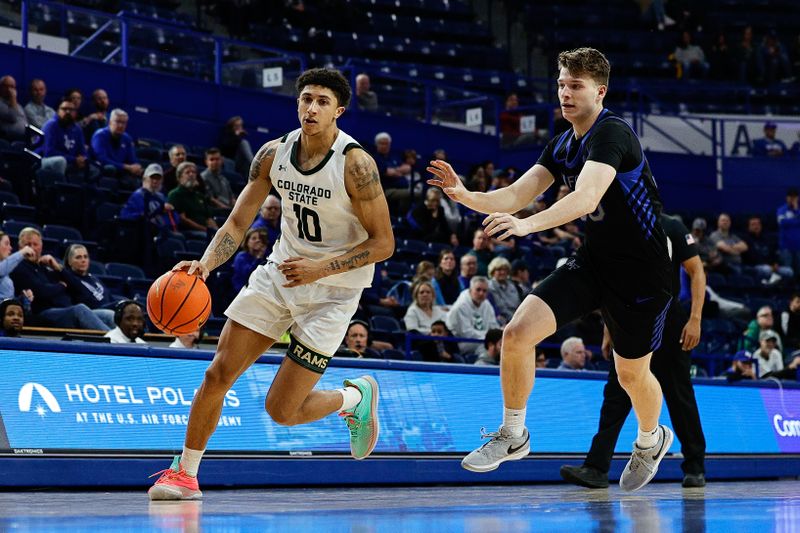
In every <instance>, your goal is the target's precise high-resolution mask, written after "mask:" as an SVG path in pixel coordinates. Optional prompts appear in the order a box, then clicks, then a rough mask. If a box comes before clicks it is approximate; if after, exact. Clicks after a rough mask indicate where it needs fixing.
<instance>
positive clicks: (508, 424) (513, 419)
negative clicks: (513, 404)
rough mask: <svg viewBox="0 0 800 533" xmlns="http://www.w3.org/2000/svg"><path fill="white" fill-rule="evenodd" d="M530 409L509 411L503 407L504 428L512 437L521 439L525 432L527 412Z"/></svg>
mask: <svg viewBox="0 0 800 533" xmlns="http://www.w3.org/2000/svg"><path fill="white" fill-rule="evenodd" d="M527 410H528V409H527V408H525V409H509V408H507V407H503V427H504V428H505V429H506V431H508V432H509V433H511V436H512V437H521V436H522V434H523V433H524V432H525V412H526V411H527Z"/></svg>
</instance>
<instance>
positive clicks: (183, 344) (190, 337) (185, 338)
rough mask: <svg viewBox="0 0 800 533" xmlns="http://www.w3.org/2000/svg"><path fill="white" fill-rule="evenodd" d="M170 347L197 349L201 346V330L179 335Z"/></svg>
mask: <svg viewBox="0 0 800 533" xmlns="http://www.w3.org/2000/svg"><path fill="white" fill-rule="evenodd" d="M168 348H179V349H186V350H197V349H199V348H200V330H199V329H197V330H195V331H193V332H191V333H187V334H186V335H178V336H177V337H175V340H174V341H172V344H170V345H169V346H168Z"/></svg>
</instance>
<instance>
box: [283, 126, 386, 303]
mask: <svg viewBox="0 0 800 533" xmlns="http://www.w3.org/2000/svg"><path fill="white" fill-rule="evenodd" d="M300 131H301V130H300V129H296V130H294V131H293V132H291V133H288V134H286V135H285V136H284V137H283V138H282V139H281V143H280V145H278V149H277V151H276V153H275V159H274V160H273V162H272V169H271V170H270V173H269V175H270V179H271V180H272V185H273V186H274V187H275V189H276V190H277V191H278V192H279V193H280V195H281V213H282V215H281V237H280V239H279V240H278V242H277V243H275V245H274V246H273V248H272V254H271V255H270V256H269V259H270V260H271V261H273V262H275V263H280V262H282V261H283V260H284V259H286V258H288V257H292V256H296V257H304V258H307V259H311V260H312V261H327V260H329V259H332V258H334V257H336V256H339V255H342V254H344V253H346V252H349V251H350V250H352V249H353V248H355V247H356V246H358V245H359V244H361V243H362V242H364V241H365V240H366V239H367V237H368V235H367V230H365V229H364V226H362V225H361V222H360V221H359V220H358V217H356V215H355V213H354V212H353V204H352V203H351V201H350V196H349V195H348V194H347V189H346V188H345V184H344V161H345V154H346V153H347V151H348V150H349V149H351V148H356V147H360V145H359V144H358V143H357V142H356V141H355V140H354V139H353V138H352V137H350V136H349V135H347V134H346V133H345V132H343V131H342V130H339V134H338V135H337V137H336V140H335V141H334V143H333V146H331V149H330V151H329V152H328V155H326V156H325V159H323V160H322V162H321V163H320V164H319V165H317V166H316V167H315V168H313V169H311V170H307V171H306V170H302V169H301V168H300V164H299V163H298V162H297V153H298V150H299V149H300ZM374 273H375V265H374V264H369V265H366V266H363V267H359V268H356V269H354V270H349V271H345V272H341V273H339V274H334V275H332V276H326V277H324V278H321V279H319V280H317V283H321V284H323V285H333V286H336V287H350V288H362V287H369V286H370V285H371V284H372V277H373V275H374Z"/></svg>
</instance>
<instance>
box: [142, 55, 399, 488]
mask: <svg viewBox="0 0 800 533" xmlns="http://www.w3.org/2000/svg"><path fill="white" fill-rule="evenodd" d="M296 87H297V91H298V94H299V96H298V99H297V115H298V118H299V120H300V128H299V129H297V130H295V131H293V132H291V133H288V134H286V135H284V136H283V137H282V138H280V139H275V140H273V141H270V142H268V143H266V144H265V145H264V146H262V147H261V149H260V150H259V151H258V153H257V154H256V155H255V158H254V159H253V162H252V164H251V166H250V177H249V181H248V183H247V185H246V186H245V188H244V190H243V191H242V194H241V195H240V196H239V199H238V200H237V201H236V205H235V206H234V208H233V212H231V214H230V216H229V217H228V220H227V221H226V222H225V224H223V225H222V227H221V228H220V229H219V230H218V231H217V233H216V235H215V236H214V239H213V240H212V241H211V243H210V244H209V245H208V248H207V249H206V252H205V253H204V254H203V257H202V258H201V259H200V260H199V261H191V262H188V261H181V262H180V263H178V264H177V265H176V266H175V267H174V269H173V270H179V269H187V271H188V273H189V274H195V275H199V276H201V277H202V278H203V279H205V278H207V277H208V275H209V273H210V272H211V271H212V270H214V269H215V268H216V267H218V266H220V265H221V264H223V263H224V262H225V261H227V260H228V259H229V258H230V257H231V256H232V255H233V254H234V253H235V252H236V250H237V248H238V247H239V243H240V242H241V241H242V238H243V236H244V234H245V232H246V231H247V229H248V227H249V226H250V224H251V222H252V221H253V219H254V218H255V216H256V213H257V212H258V209H259V207H260V206H261V204H262V203H263V202H264V199H265V198H266V197H267V194H268V193H269V191H270V189H271V188H272V187H273V186H274V187H275V188H276V189H277V190H278V192H280V194H281V198H282V200H281V204H282V213H283V214H282V219H281V238H280V240H279V241H278V242H277V243H275V245H274V248H273V251H272V254H271V255H270V256H269V257H268V258H267V260H266V262H265V264H263V265H261V266H259V267H258V268H256V270H255V271H254V272H253V274H252V275H251V276H250V279H249V281H248V283H247V285H246V286H245V287H244V288H243V289H242V291H241V292H240V293H239V295H238V296H237V297H236V298H235V299H234V301H233V302H232V303H231V305H230V307H228V309H227V310H226V311H225V314H226V315H227V317H228V320H227V322H226V323H225V327H224V328H223V329H222V334H221V336H220V339H219V345H218V347H217V353H216V354H215V356H214V360H213V361H212V362H211V364H210V366H209V367H208V369H207V370H206V373H205V378H204V379H203V384H202V385H201V386H200V388H199V389H198V391H197V395H196V396H195V398H194V401H193V402H192V408H191V412H190V414H189V424H188V427H187V429H186V440H185V443H184V448H183V454H182V455H180V456H176V457H175V460H174V461H173V463H172V466H171V467H170V468H168V469H167V470H164V471H163V472H159V473H162V476H161V477H160V478H159V480H158V481H157V482H156V483H155V485H153V486H152V487H151V488H150V490H149V492H148V494H149V496H150V499H152V500H181V499H199V498H201V497H202V493H201V492H200V488H199V485H198V483H197V470H198V467H199V464H200V459H201V457H202V455H203V452H204V451H205V447H206V443H207V442H208V439H209V438H211V435H212V433H214V430H215V428H216V426H217V422H218V420H219V416H220V412H221V411H222V404H223V400H224V398H225V394H226V393H227V392H228V390H229V389H230V388H231V386H232V385H233V383H234V382H235V381H236V379H237V378H238V377H239V376H240V375H241V374H242V373H243V372H244V371H245V370H246V369H247V368H248V367H250V365H252V364H253V363H254V362H255V361H256V359H258V357H259V356H261V354H263V353H264V351H266V350H267V349H268V348H269V347H270V346H272V344H273V343H274V342H275V339H277V338H279V337H280V336H281V335H282V334H283V333H284V332H285V331H286V330H287V329H288V330H290V334H291V343H290V346H289V350H288V352H287V356H288V357H286V358H284V360H283V362H282V363H281V366H280V369H279V370H278V372H277V374H276V376H275V380H274V381H273V382H272V385H271V387H270V389H269V392H268V393H267V398H266V402H265V406H266V409H267V412H268V413H269V414H270V416H271V417H272V419H273V420H275V422H277V423H278V424H282V425H287V426H292V425H296V424H306V423H308V422H312V421H314V420H318V419H320V418H323V417H325V416H327V415H329V414H331V413H334V412H337V411H338V412H339V413H340V414H341V415H342V416H343V417H344V420H345V422H346V423H347V425H348V428H349V430H350V449H351V452H352V455H353V457H354V458H356V459H363V458H365V457H367V456H368V455H369V454H370V453H372V450H373V449H374V448H375V444H376V442H377V439H378V432H379V423H378V410H377V403H378V384H377V382H376V381H375V380H374V379H373V378H372V377H370V376H363V377H360V378H356V379H352V380H345V382H344V387H343V388H341V389H337V390H314V386H315V385H316V384H317V382H318V381H319V379H320V377H322V373H323V372H324V371H325V368H326V367H327V365H328V362H329V361H330V358H331V356H332V354H333V353H334V352H335V351H336V349H337V348H338V346H339V344H340V343H341V340H342V338H343V337H344V335H345V332H346V329H347V325H348V323H349V321H350V318H351V317H352V315H353V313H355V311H356V308H357V306H358V301H359V298H360V296H361V291H362V289H363V288H364V287H367V286H369V285H370V283H371V282H372V276H373V272H374V268H375V267H374V263H375V262H377V261H382V260H384V259H386V258H388V257H390V256H391V255H392V253H393V252H394V237H393V234H392V227H391V222H390V219H389V209H388V206H387V204H386V198H385V196H384V194H383V190H382V188H381V184H380V177H379V175H378V169H377V167H376V165H375V161H374V160H373V159H372V157H371V156H370V155H369V154H367V152H365V151H364V150H363V149H362V148H361V146H359V145H358V143H356V142H355V141H354V140H353V138H352V137H350V136H349V135H347V134H346V133H345V132H343V131H341V130H339V128H338V127H337V125H336V119H337V118H339V117H340V116H341V115H342V113H344V112H345V109H346V108H347V106H348V104H349V103H350V96H351V90H350V85H349V84H348V82H347V80H346V79H345V78H344V77H343V76H342V75H341V74H340V73H339V72H338V71H335V70H327V69H311V70H308V71H306V72H304V73H303V74H302V75H300V77H299V78H298V79H297V82H296Z"/></svg>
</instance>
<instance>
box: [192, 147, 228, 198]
mask: <svg viewBox="0 0 800 533" xmlns="http://www.w3.org/2000/svg"><path fill="white" fill-rule="evenodd" d="M200 177H201V178H202V179H203V183H204V184H205V186H206V197H207V198H208V201H209V203H210V204H211V207H216V208H219V209H233V204H235V203H236V195H235V194H233V189H232V188H231V183H230V182H229V181H228V178H226V177H225V174H223V173H222V152H220V150H219V148H214V147H212V148H209V149H208V150H206V169H205V170H204V171H203V173H202V174H200Z"/></svg>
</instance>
